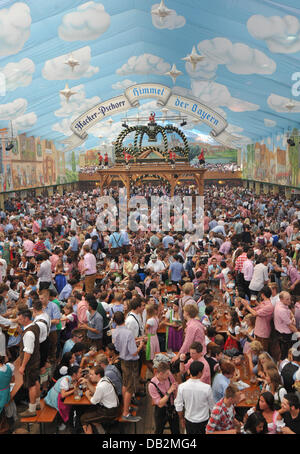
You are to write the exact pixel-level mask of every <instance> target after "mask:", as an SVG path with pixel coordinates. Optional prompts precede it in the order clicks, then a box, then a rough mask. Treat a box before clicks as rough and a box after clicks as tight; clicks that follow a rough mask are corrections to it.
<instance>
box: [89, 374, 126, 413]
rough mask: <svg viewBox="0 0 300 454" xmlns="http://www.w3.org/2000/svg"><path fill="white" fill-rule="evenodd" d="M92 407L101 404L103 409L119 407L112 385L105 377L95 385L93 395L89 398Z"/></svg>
mask: <svg viewBox="0 0 300 454" xmlns="http://www.w3.org/2000/svg"><path fill="white" fill-rule="evenodd" d="M91 403H92V404H93V405H96V404H102V405H104V407H105V408H115V407H118V405H119V400H118V398H117V395H116V392H115V390H114V387H113V385H112V384H111V383H110V382H109V381H108V379H107V377H103V378H101V380H99V382H98V383H97V386H96V390H95V393H94V395H93V396H92V398H91Z"/></svg>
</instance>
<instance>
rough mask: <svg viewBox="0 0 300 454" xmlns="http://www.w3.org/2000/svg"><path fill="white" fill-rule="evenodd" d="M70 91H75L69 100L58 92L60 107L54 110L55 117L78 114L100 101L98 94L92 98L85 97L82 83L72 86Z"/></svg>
mask: <svg viewBox="0 0 300 454" xmlns="http://www.w3.org/2000/svg"><path fill="white" fill-rule="evenodd" d="M72 91H73V92H76V94H75V95H73V96H71V97H70V98H69V101H67V100H66V98H65V96H63V95H62V94H60V106H61V107H60V108H59V109H58V110H56V111H55V112H54V114H55V115H56V116H57V117H69V116H72V115H73V116H75V117H76V116H79V115H80V114H82V113H84V112H86V111H87V110H89V109H91V108H92V107H94V106H95V105H96V104H98V103H99V102H100V98H99V97H98V96H93V97H92V98H86V97H85V89H84V85H77V86H75V87H72Z"/></svg>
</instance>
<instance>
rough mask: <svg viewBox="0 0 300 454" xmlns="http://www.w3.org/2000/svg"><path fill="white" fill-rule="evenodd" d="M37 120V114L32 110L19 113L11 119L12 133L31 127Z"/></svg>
mask: <svg viewBox="0 0 300 454" xmlns="http://www.w3.org/2000/svg"><path fill="white" fill-rule="evenodd" d="M36 122H37V116H36V114H35V113H34V112H29V113H27V114H24V115H21V116H19V117H17V118H16V119H15V120H13V121H12V125H13V131H14V133H18V132H21V131H26V130H28V129H31V128H32V127H33V126H34V125H35V124H36Z"/></svg>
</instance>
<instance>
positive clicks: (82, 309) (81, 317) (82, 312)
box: [77, 300, 89, 323]
mask: <svg viewBox="0 0 300 454" xmlns="http://www.w3.org/2000/svg"><path fill="white" fill-rule="evenodd" d="M88 307H89V305H88V302H87V301H86V300H82V301H80V303H78V305H77V318H78V322H79V323H87V316H86V311H87V310H88Z"/></svg>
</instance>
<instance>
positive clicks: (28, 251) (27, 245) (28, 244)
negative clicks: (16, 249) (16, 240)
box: [23, 240, 34, 257]
mask: <svg viewBox="0 0 300 454" xmlns="http://www.w3.org/2000/svg"><path fill="white" fill-rule="evenodd" d="M33 248H34V243H33V241H31V240H25V241H24V243H23V249H24V251H25V255H26V257H34V252H33Z"/></svg>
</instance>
